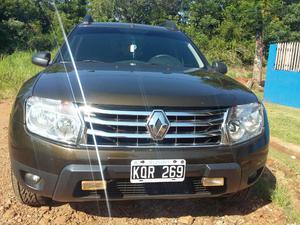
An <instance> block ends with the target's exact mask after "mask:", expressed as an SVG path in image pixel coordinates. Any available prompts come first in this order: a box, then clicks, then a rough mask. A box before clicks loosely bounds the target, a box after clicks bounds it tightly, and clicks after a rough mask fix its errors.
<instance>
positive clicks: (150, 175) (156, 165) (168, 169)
mask: <svg viewBox="0 0 300 225" xmlns="http://www.w3.org/2000/svg"><path fill="white" fill-rule="evenodd" d="M185 167H186V162H185V160H184V159H167V160H132V161H131V170H130V182H131V183H160V182H182V181H184V177H185Z"/></svg>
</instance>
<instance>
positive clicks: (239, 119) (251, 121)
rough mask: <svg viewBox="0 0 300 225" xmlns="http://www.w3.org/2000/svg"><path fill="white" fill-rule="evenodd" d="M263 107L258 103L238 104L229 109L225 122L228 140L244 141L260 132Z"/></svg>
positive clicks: (262, 122)
mask: <svg viewBox="0 0 300 225" xmlns="http://www.w3.org/2000/svg"><path fill="white" fill-rule="evenodd" d="M263 126H264V114H263V107H262V105H261V104H260V103H251V104H247V105H238V106H235V107H233V108H231V109H230V111H229V114H228V119H227V123H226V128H227V133H228V136H229V141H230V142H231V143H237V142H242V141H246V140H248V139H250V138H253V137H255V136H257V135H259V134H261V133H262V130H263Z"/></svg>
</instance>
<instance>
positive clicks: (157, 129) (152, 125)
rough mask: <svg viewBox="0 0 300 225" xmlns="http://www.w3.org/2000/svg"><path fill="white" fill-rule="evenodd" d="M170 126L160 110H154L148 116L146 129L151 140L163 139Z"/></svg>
mask: <svg viewBox="0 0 300 225" xmlns="http://www.w3.org/2000/svg"><path fill="white" fill-rule="evenodd" d="M169 128H170V122H169V120H168V118H167V116H166V114H165V113H164V111H162V110H154V111H153V112H152V113H151V115H150V116H149V118H148V121H147V129H148V131H149V133H150V135H151V137H152V139H153V140H156V141H160V140H162V139H164V137H165V135H166V134H167V132H168V130H169Z"/></svg>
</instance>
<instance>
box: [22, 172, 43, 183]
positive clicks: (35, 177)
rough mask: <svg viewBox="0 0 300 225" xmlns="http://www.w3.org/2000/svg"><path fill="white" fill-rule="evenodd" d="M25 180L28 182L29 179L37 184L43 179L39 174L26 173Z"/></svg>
mask: <svg viewBox="0 0 300 225" xmlns="http://www.w3.org/2000/svg"><path fill="white" fill-rule="evenodd" d="M25 180H26V181H27V182H28V181H29V182H30V183H33V184H37V183H38V182H39V181H40V180H41V178H40V177H39V176H38V175H35V174H32V173H26V174H25Z"/></svg>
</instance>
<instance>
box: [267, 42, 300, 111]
mask: <svg viewBox="0 0 300 225" xmlns="http://www.w3.org/2000/svg"><path fill="white" fill-rule="evenodd" d="M276 50H277V45H276V44H273V45H270V49H269V58H268V65H267V75H266V82H265V90H264V100H265V101H267V102H273V103H278V104H282V105H287V106H292V107H297V108H300V73H298V72H290V71H283V70H275V69H274V66H275V60H276Z"/></svg>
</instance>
